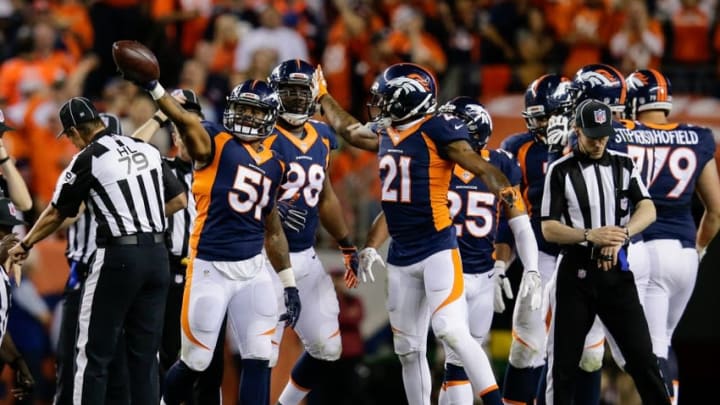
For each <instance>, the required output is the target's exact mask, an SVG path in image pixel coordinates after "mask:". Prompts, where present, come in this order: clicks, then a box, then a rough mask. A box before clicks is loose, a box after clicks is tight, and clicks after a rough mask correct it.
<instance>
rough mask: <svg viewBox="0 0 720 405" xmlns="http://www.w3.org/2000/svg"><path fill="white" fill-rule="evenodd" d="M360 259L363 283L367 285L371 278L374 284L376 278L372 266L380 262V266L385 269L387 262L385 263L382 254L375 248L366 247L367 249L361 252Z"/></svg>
mask: <svg viewBox="0 0 720 405" xmlns="http://www.w3.org/2000/svg"><path fill="white" fill-rule="evenodd" d="M359 257H360V275H361V277H362V280H363V282H364V283H367V279H368V278H370V281H372V282H373V283H374V282H375V276H374V275H373V270H372V266H373V264H374V263H375V262H378V264H380V265H381V266H382V267H383V268H384V267H385V262H384V261H383V258H382V256H380V254H379V253H378V252H377V250H376V249H375V248H374V247H366V248H365V249H363V250H361V251H360V254H359Z"/></svg>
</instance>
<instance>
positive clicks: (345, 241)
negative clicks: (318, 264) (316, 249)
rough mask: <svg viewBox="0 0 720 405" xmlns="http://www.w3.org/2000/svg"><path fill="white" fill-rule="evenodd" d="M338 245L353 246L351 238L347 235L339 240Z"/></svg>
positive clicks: (342, 246) (343, 246)
mask: <svg viewBox="0 0 720 405" xmlns="http://www.w3.org/2000/svg"><path fill="white" fill-rule="evenodd" d="M338 245H339V246H340V247H341V248H351V247H353V244H352V242H350V239H348V237H347V236H346V237H344V238H342V239H339V240H338Z"/></svg>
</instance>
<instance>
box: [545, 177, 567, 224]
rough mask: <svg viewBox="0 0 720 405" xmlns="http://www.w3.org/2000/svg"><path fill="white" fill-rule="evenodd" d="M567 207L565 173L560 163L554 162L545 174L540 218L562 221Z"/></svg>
mask: <svg viewBox="0 0 720 405" xmlns="http://www.w3.org/2000/svg"><path fill="white" fill-rule="evenodd" d="M566 207H567V201H566V198H565V175H564V171H563V170H561V169H560V168H559V165H557V164H553V165H551V166H550V167H549V168H548V173H547V175H546V176H545V187H544V189H543V197H542V205H541V206H540V218H541V219H542V220H546V219H554V220H557V221H560V220H561V219H562V217H563V212H565V209H566Z"/></svg>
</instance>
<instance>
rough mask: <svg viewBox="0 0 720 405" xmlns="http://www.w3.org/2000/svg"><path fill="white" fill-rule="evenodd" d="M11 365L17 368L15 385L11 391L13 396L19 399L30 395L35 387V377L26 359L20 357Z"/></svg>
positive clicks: (14, 368)
mask: <svg viewBox="0 0 720 405" xmlns="http://www.w3.org/2000/svg"><path fill="white" fill-rule="evenodd" d="M10 366H11V367H12V368H13V370H15V387H14V388H13V389H12V391H11V392H12V394H13V396H14V397H15V398H17V399H18V400H22V399H25V398H27V397H29V396H30V394H32V392H33V389H34V388H35V379H34V378H33V376H32V374H31V373H30V369H29V368H28V366H27V363H25V359H23V358H22V357H18V358H17V359H16V360H15V361H13V362H12V363H11V364H10Z"/></svg>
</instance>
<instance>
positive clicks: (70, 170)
mask: <svg viewBox="0 0 720 405" xmlns="http://www.w3.org/2000/svg"><path fill="white" fill-rule="evenodd" d="M85 152H88V149H86V150H84V151H83V152H81V153H79V154H77V155H75V157H74V158H73V160H72V161H71V162H70V164H69V165H68V167H66V168H65V170H64V171H63V172H62V174H61V175H60V177H59V178H58V180H57V184H56V185H55V192H54V193H53V198H52V201H51V203H52V205H53V206H54V207H55V209H57V210H58V212H60V215H62V216H64V217H74V216H76V215H77V213H78V210H79V209H80V204H81V203H82V202H83V201H85V200H86V199H87V198H88V195H89V194H90V188H91V186H92V184H93V181H94V180H95V178H94V177H93V175H92V166H91V165H92V154H91V153H85Z"/></svg>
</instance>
